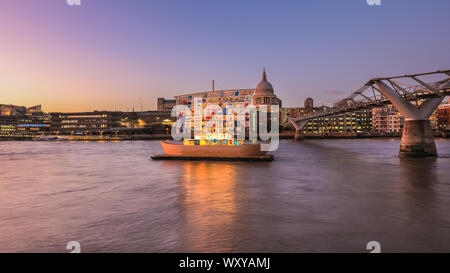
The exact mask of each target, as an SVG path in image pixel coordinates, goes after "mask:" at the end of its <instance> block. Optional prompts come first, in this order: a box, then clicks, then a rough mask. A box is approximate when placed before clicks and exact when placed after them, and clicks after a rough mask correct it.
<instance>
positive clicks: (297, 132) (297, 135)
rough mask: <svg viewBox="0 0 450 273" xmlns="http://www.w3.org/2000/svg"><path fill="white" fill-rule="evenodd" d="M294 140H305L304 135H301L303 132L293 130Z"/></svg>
mask: <svg viewBox="0 0 450 273" xmlns="http://www.w3.org/2000/svg"><path fill="white" fill-rule="evenodd" d="M295 140H297V141H301V140H305V135H304V134H303V130H301V129H295Z"/></svg>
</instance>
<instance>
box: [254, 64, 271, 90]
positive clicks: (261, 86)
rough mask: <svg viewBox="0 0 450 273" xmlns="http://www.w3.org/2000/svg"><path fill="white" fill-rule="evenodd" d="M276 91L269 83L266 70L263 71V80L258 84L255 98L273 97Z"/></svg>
mask: <svg viewBox="0 0 450 273" xmlns="http://www.w3.org/2000/svg"><path fill="white" fill-rule="evenodd" d="M273 95H274V91H273V87H272V85H271V84H270V82H268V81H267V77H266V69H264V71H263V75H262V80H261V81H260V82H259V83H258V85H257V86H256V90H255V96H273Z"/></svg>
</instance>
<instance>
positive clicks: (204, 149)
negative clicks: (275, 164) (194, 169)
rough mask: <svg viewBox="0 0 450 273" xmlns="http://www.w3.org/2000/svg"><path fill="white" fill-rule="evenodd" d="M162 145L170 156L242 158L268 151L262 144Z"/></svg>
mask: <svg viewBox="0 0 450 273" xmlns="http://www.w3.org/2000/svg"><path fill="white" fill-rule="evenodd" d="M161 146H162V148H163V150H164V152H165V153H166V155H168V156H178V157H206V158H207V157H212V158H240V157H257V156H264V155H265V154H266V153H267V151H261V145H260V144H243V145H222V146H215V145H183V144H179V143H171V142H167V141H161Z"/></svg>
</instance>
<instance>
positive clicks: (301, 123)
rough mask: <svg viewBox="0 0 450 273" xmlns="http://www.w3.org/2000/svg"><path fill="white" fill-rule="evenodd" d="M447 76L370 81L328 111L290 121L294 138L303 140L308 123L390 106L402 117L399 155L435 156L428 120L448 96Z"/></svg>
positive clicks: (449, 82)
mask: <svg viewBox="0 0 450 273" xmlns="http://www.w3.org/2000/svg"><path fill="white" fill-rule="evenodd" d="M449 76H450V70H438V71H434V72H426V73H419V74H409V75H403V76H392V77H383V78H373V79H371V80H369V81H368V82H367V83H366V84H364V85H363V86H362V87H361V88H359V89H358V90H356V91H355V92H353V93H352V94H351V95H350V96H349V97H347V98H344V99H342V100H339V101H338V102H336V103H335V104H334V105H333V107H331V108H329V109H326V110H322V111H317V112H313V113H309V114H305V115H302V116H300V117H298V118H289V121H290V122H291V123H292V125H293V126H294V127H295V139H296V140H302V139H303V138H304V136H303V128H304V127H305V125H306V124H307V123H308V121H310V120H314V119H317V118H324V117H335V116H339V115H341V114H345V113H351V112H355V111H359V110H362V109H371V108H373V107H379V106H382V105H386V104H392V105H394V107H395V108H397V110H398V111H399V112H400V113H401V114H402V115H403V117H404V118H405V123H404V127H403V133H402V139H401V143H400V156H405V157H428V156H431V157H436V156H437V151H436V145H435V143H434V137H433V132H432V130H431V126H430V120H429V117H430V115H431V114H432V113H433V112H434V111H435V110H436V108H437V107H438V106H439V104H440V103H441V102H442V100H443V99H444V98H445V97H446V96H448V95H450V77H449ZM424 78H427V79H428V80H425V79H424Z"/></svg>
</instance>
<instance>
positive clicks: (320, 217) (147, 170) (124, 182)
mask: <svg viewBox="0 0 450 273" xmlns="http://www.w3.org/2000/svg"><path fill="white" fill-rule="evenodd" d="M399 145H400V143H399V139H381V138H377V139H333V140H306V141H303V142H295V141H291V140H282V141H281V144H280V147H279V149H278V150H277V151H276V152H274V155H275V160H274V161H273V162H182V161H153V160H151V159H150V155H152V154H157V153H161V152H162V150H161V147H160V144H159V142H158V141H123V142H16V141H5V142H0V251H1V252H30V251H31V252H68V250H66V244H67V242H69V241H78V242H79V243H80V245H81V251H82V252H368V251H367V250H366V244H367V242H369V241H378V242H380V244H381V251H382V252H400V251H401V252H416V251H423V252H441V251H446V252H449V251H450V140H449V139H436V145H437V149H438V153H439V155H440V157H439V158H437V159H433V158H428V159H400V158H399V157H398V149H399Z"/></svg>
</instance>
